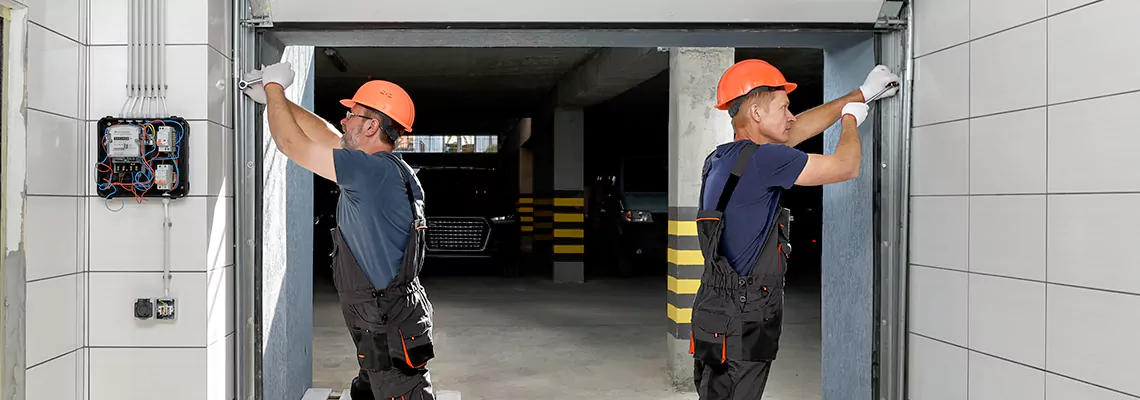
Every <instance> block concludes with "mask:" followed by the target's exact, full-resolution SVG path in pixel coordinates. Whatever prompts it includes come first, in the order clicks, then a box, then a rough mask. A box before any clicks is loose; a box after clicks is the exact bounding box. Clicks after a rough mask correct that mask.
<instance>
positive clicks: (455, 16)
mask: <svg viewBox="0 0 1140 400" xmlns="http://www.w3.org/2000/svg"><path fill="white" fill-rule="evenodd" d="M254 1H255V2H261V3H264V2H267V1H268V2H269V3H271V8H270V9H271V10H272V11H271V14H272V15H271V18H272V21H273V22H274V23H312V22H317V23H346V22H347V23H364V24H369V23H585V24H592V23H625V24H648V23H775V24H788V23H809V24H834V23H857V24H869V23H875V22H876V21H877V20H879V16H880V15H882V14H883V13H884V12H886V13H887V14H889V10H891V9H896V7H897V5H896V4H892V3H898V4H901V2H900V1H898V0H891V1H888V0H700V1H694V0H577V1H556V2H547V1H531V0H481V1H475V0H417V1H390V2H383V3H382V5H379V4H377V2H376V1H375V0H326V1H323V2H320V4H319V5H316V4H315V3H313V2H312V1H309V0H254ZM884 3H887V6H886V7H884ZM889 15H892V16H895V15H897V11H896V13H895V14H889Z"/></svg>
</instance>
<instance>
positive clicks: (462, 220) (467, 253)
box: [414, 166, 518, 259]
mask: <svg viewBox="0 0 1140 400" xmlns="http://www.w3.org/2000/svg"><path fill="white" fill-rule="evenodd" d="M414 168H415V171H416V176H417V177H419V180H420V185H422V186H423V188H424V191H425V193H427V194H426V196H425V198H424V213H425V214H426V215H427V219H428V221H427V222H428V229H427V246H426V247H427V249H426V253H427V256H428V257H477V258H490V257H494V258H500V259H505V258H506V257H507V256H509V255H511V254H513V253H514V248H513V247H512V243H514V237H515V232H516V231H517V230H518V227H517V225H516V222H515V214H514V202H513V201H511V199H509V198H506V197H504V196H503V191H502V190H500V182H501V181H502V179H501V177H499V176H498V175H497V174H496V171H495V170H494V169H493V168H483V167H461V166H414Z"/></svg>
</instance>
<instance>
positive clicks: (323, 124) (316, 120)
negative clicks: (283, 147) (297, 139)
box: [288, 101, 340, 149]
mask: <svg viewBox="0 0 1140 400" xmlns="http://www.w3.org/2000/svg"><path fill="white" fill-rule="evenodd" d="M288 103H289V110H290V111H292V114H293V119H294V120H296V121H297V125H299V126H300V127H301V130H302V131H304V132H305V136H308V137H309V139H312V140H313V141H314V142H317V143H318V144H320V145H322V146H325V147H328V148H332V149H339V148H340V133H339V131H338V130H337V129H336V127H334V126H333V125H332V124H330V123H329V122H328V121H325V119H324V118H321V117H319V116H317V115H316V114H313V113H312V112H311V111H309V110H306V109H305V108H304V107H301V106H299V105H296V104H293V102H291V101H290V102H288Z"/></svg>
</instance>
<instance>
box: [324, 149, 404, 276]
mask: <svg viewBox="0 0 1140 400" xmlns="http://www.w3.org/2000/svg"><path fill="white" fill-rule="evenodd" d="M393 160H394V161H396V162H398V163H400V164H401V165H403V164H404V162H403V159H402V158H401V157H400V155H399V154H394V153H389V152H379V153H376V154H368V153H365V152H363V151H360V150H348V149H333V164H334V166H335V168H336V180H337V185H339V186H340V198H339V200H338V203H337V206H336V220H337V224H338V225H339V226H340V229H341V232H342V234H343V235H342V236H343V237H344V241H345V243H347V244H348V247H349V249H351V250H352V255H353V256H354V257H355V258H356V262H357V263H358V264H360V267H361V269H363V270H364V275H365V276H367V277H368V280H369V281H370V282H372V286H373V287H374V288H376V289H377V290H380V289H383V288H385V287H387V286H388V283H390V282H391V281H392V279H393V278H395V277H396V275H397V274H398V273H399V272H400V266H401V263H402V262H403V259H404V246H405V245H406V244H407V242H408V231H409V229H410V228H411V225H412V205H411V204H409V203H408V194H407V190H406V189H405V188H404V179H403V177H402V176H401V175H400V170H399V169H397V168H402V167H397V166H396V163H393V162H392V161H393ZM404 171H405V173H406V174H407V175H408V178H409V179H410V180H411V186H412V190H413V192H414V193H415V198H416V200H418V201H417V203H419V204H423V189H422V188H420V185H419V180H418V179H416V177H415V175H413V172H412V171H411V169H410V168H409V169H405V170H404ZM417 207H422V206H420V205H417Z"/></svg>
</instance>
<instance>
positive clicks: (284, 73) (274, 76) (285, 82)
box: [261, 61, 296, 88]
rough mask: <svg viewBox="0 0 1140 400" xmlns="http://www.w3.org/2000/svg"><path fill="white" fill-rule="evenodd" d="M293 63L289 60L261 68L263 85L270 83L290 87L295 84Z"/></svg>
mask: <svg viewBox="0 0 1140 400" xmlns="http://www.w3.org/2000/svg"><path fill="white" fill-rule="evenodd" d="M293 75H296V74H295V73H294V72H293V64H290V63H289V62H288V61H286V62H281V63H277V64H273V65H270V66H268V67H262V68H261V85H262V86H268V85H269V84H270V83H276V84H279V85H281V87H282V88H288V87H289V85H292V84H293Z"/></svg>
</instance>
